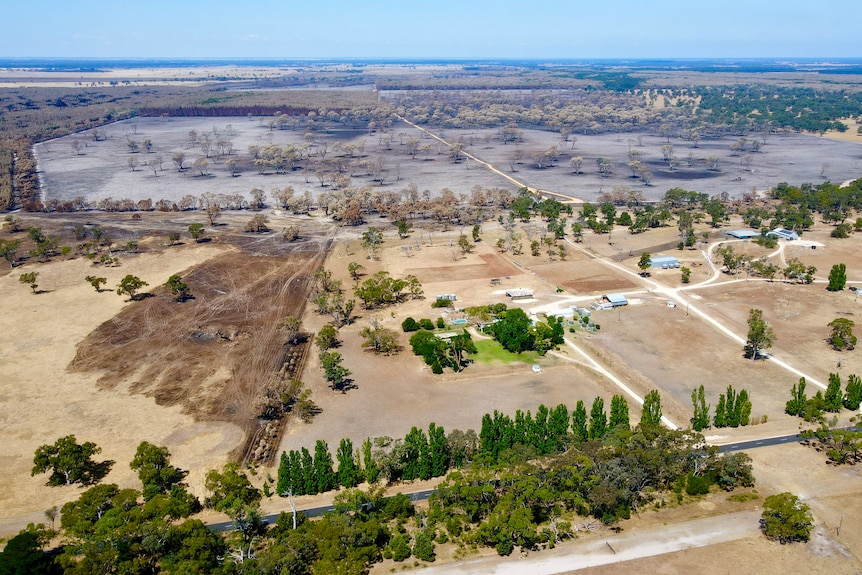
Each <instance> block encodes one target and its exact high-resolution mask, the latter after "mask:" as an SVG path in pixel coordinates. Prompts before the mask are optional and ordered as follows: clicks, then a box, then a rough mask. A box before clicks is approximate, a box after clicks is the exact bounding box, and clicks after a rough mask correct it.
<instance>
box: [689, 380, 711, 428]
mask: <svg viewBox="0 0 862 575" xmlns="http://www.w3.org/2000/svg"><path fill="white" fill-rule="evenodd" d="M691 404H692V407H693V408H694V417H692V418H691V428H692V429H694V430H695V431H702V430H704V429H706V428H707V427H709V405H708V404H707V403H706V394H705V392H704V390H703V386H702V385H701V386H700V387H698V388H697V389H695V390H693V391H692V392H691Z"/></svg>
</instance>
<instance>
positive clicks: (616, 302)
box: [605, 293, 629, 307]
mask: <svg viewBox="0 0 862 575" xmlns="http://www.w3.org/2000/svg"><path fill="white" fill-rule="evenodd" d="M605 299H606V300H608V301H609V302H610V304H611V306H613V307H618V306H621V305H628V304H629V300H627V299H626V296H624V295H623V294H621V293H609V294H608V295H606V296H605Z"/></svg>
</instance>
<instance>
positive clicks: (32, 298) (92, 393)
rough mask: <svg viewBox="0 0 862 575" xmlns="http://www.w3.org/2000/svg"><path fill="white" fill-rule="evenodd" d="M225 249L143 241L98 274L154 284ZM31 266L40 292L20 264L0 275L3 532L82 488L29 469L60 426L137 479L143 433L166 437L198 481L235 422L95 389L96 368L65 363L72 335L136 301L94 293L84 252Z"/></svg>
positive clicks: (233, 442) (79, 336) (81, 335)
mask: <svg viewBox="0 0 862 575" xmlns="http://www.w3.org/2000/svg"><path fill="white" fill-rule="evenodd" d="M227 252H228V250H227V249H226V247H225V246H221V245H217V244H214V243H210V244H198V245H195V244H192V245H187V246H183V247H181V248H177V249H173V250H169V251H166V252H162V251H160V250H158V251H155V250H154V251H152V252H151V251H150V250H144V253H141V254H139V255H137V256H133V257H128V258H124V263H123V265H122V267H120V268H107V269H104V270H99V273H100V274H102V275H104V276H105V277H107V279H108V284H107V285H108V286H113V285H116V284H117V283H118V282H119V280H120V278H121V277H122V276H123V275H125V274H127V273H135V274H138V275H139V276H140V277H142V278H146V280H147V281H148V282H149V283H150V284H151V286H158V285H159V284H160V283H163V282H164V281H165V280H166V279H167V278H168V276H169V275H171V274H172V273H184V270H186V269H189V268H190V267H193V266H195V265H198V264H201V263H203V262H205V261H206V260H208V259H210V258H213V257H219V256H220V255H223V254H225V253H227ZM28 267H30V266H28ZM34 268H35V269H36V270H38V271H39V284H40V288H41V289H43V290H45V291H46V292H47V293H41V294H38V295H33V294H32V293H30V291H29V290H28V289H24V290H22V287H25V286H21V284H20V283H19V282H18V274H17V273H13V274H8V275H5V276H3V277H0V294H2V297H3V301H4V302H5V303H4V307H3V313H2V314H0V326H2V330H0V333H2V335H0V338H2V346H0V348H2V350H3V353H2V361H0V381H2V382H3V384H2V388H0V419H2V420H3V422H4V423H3V426H4V440H3V442H2V446H0V461H2V469H0V482H2V484H3V485H4V486H5V489H4V490H3V494H2V495H0V509H2V518H0V525H2V528H0V531H2V533H3V535H4V536H7V535H9V534H10V533H14V532H17V530H18V529H21V528H23V526H24V525H26V523H27V522H31V521H35V522H39V521H42V520H44V518H43V516H42V510H44V509H47V508H48V507H51V506H52V505H62V504H63V503H65V502H66V501H70V500H73V499H76V498H77V497H78V496H79V495H80V490H79V489H77V488H75V487H63V488H53V487H46V486H45V485H44V483H45V477H44V476H37V477H30V468H31V467H32V459H33V452H34V450H35V449H36V448H37V447H38V446H39V445H42V444H45V443H52V442H53V441H54V440H55V439H56V438H57V437H60V436H63V435H67V434H74V435H76V437H77V438H78V440H79V441H93V442H95V443H96V444H97V445H99V446H100V447H102V449H103V451H102V454H101V457H102V458H105V459H110V460H115V461H117V462H118V463H117V464H116V465H115V466H114V469H113V470H112V472H111V473H110V474H109V475H108V477H107V480H108V481H110V482H117V483H119V484H121V485H126V486H132V485H134V484H135V482H136V481H137V478H136V477H135V475H134V474H133V473H132V471H131V470H130V469H129V468H128V464H127V462H128V461H129V460H130V459H131V457H132V456H133V455H134V451H135V448H136V447H137V444H138V443H140V442H141V441H143V440H148V441H152V442H156V443H159V444H163V445H166V446H168V447H169V449H170V450H171V452H172V453H173V455H174V457H175V459H176V461H177V464H178V465H180V466H182V467H183V468H185V469H189V470H190V474H189V480H190V482H191V484H192V485H193V486H196V488H198V489H200V488H201V487H202V485H203V474H204V473H205V472H206V470H207V469H208V468H210V467H211V466H213V465H218V464H219V462H222V461H225V460H226V458H227V455H228V453H229V452H230V451H231V450H233V449H235V448H236V447H237V445H239V444H240V443H241V442H242V438H243V431H242V429H241V428H240V427H237V426H236V425H234V424H231V423H227V422H224V421H220V422H215V421H212V420H206V421H202V420H197V419H195V418H194V417H193V416H192V415H191V414H189V413H185V412H184V410H183V409H182V406H180V405H175V406H172V407H169V406H161V405H158V403H157V401H156V399H155V398H154V397H151V396H146V395H143V394H135V393H131V391H130V390H129V389H128V387H127V386H125V385H124V386H117V387H114V388H112V389H105V388H102V389H99V388H98V387H97V386H96V384H95V381H96V380H97V379H98V377H99V376H100V375H101V374H91V373H87V374H85V373H75V372H69V371H68V370H67V366H68V365H69V363H70V362H71V361H72V360H73V359H74V357H75V354H76V345H77V344H78V342H80V341H82V340H84V339H85V338H86V337H87V335H88V334H89V333H91V332H92V331H93V330H95V329H97V328H98V326H99V325H101V324H103V323H104V322H108V321H110V320H111V319H112V318H113V317H115V316H116V315H117V314H121V313H122V312H123V310H124V309H125V308H127V307H129V306H130V305H136V304H127V303H126V302H125V301H124V299H125V298H121V297H119V296H117V295H116V294H114V293H96V292H95V291H94V290H93V288H92V287H91V286H90V285H89V284H87V283H86V282H84V281H83V278H84V276H85V275H88V274H91V273H93V269H92V264H91V263H90V262H89V261H87V260H84V259H80V258H79V259H73V260H69V261H59V262H54V263H50V264H45V265H37V266H33V267H32V268H31V269H34ZM152 299H155V298H152ZM138 303H139V302H138Z"/></svg>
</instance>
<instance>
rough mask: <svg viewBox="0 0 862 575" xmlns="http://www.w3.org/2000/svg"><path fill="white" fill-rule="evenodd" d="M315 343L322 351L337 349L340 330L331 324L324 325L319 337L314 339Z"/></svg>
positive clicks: (318, 334)
mask: <svg viewBox="0 0 862 575" xmlns="http://www.w3.org/2000/svg"><path fill="white" fill-rule="evenodd" d="M314 343H315V344H316V345H317V347H318V348H319V349H320V351H326V350H327V349H331V348H333V347H337V346H338V329H337V328H336V327H335V326H334V325H332V324H330V323H328V324H326V325H324V326H323V327H322V328H320V331H319V332H317V337H316V338H315V339H314Z"/></svg>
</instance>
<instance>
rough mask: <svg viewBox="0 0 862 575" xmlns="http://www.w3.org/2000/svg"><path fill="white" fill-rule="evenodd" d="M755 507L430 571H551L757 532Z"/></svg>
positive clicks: (476, 574) (463, 574)
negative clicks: (535, 553)
mask: <svg viewBox="0 0 862 575" xmlns="http://www.w3.org/2000/svg"><path fill="white" fill-rule="evenodd" d="M759 519H760V514H759V513H758V512H757V511H743V512H739V513H730V514H728V515H720V516H718V517H706V518H703V519H695V520H693V521H686V522H683V523H677V524H672V525H660V526H656V527H650V528H645V529H638V530H637V531H635V532H631V533H623V534H619V535H611V536H608V537H590V538H589V539H586V540H584V541H582V542H575V543H573V544H567V545H564V546H562V547H560V548H557V549H554V550H550V551H543V552H542V553H541V554H537V555H534V556H528V557H526V558H523V559H515V558H511V557H510V558H501V557H482V558H480V559H473V560H468V561H462V562H460V563H457V564H452V565H441V566H439V567H429V568H428V569H425V570H424V571H423V573H428V574H429V575H449V574H451V575H456V574H457V575H488V574H495V575H516V574H520V573H529V574H530V575H552V574H556V573H569V572H572V571H578V570H581V569H586V568H588V567H596V566H598V565H608V564H610V563H621V562H624V561H631V560H633V559H640V558H643V557H652V556H654V555H662V554H665V553H674V552H676V551H682V550H684V549H693V548H696V547H705V546H707V545H716V544H718V543H726V542H728V541H737V540H740V539H746V538H748V537H755V536H758V535H759V533H760V531H759Z"/></svg>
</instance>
